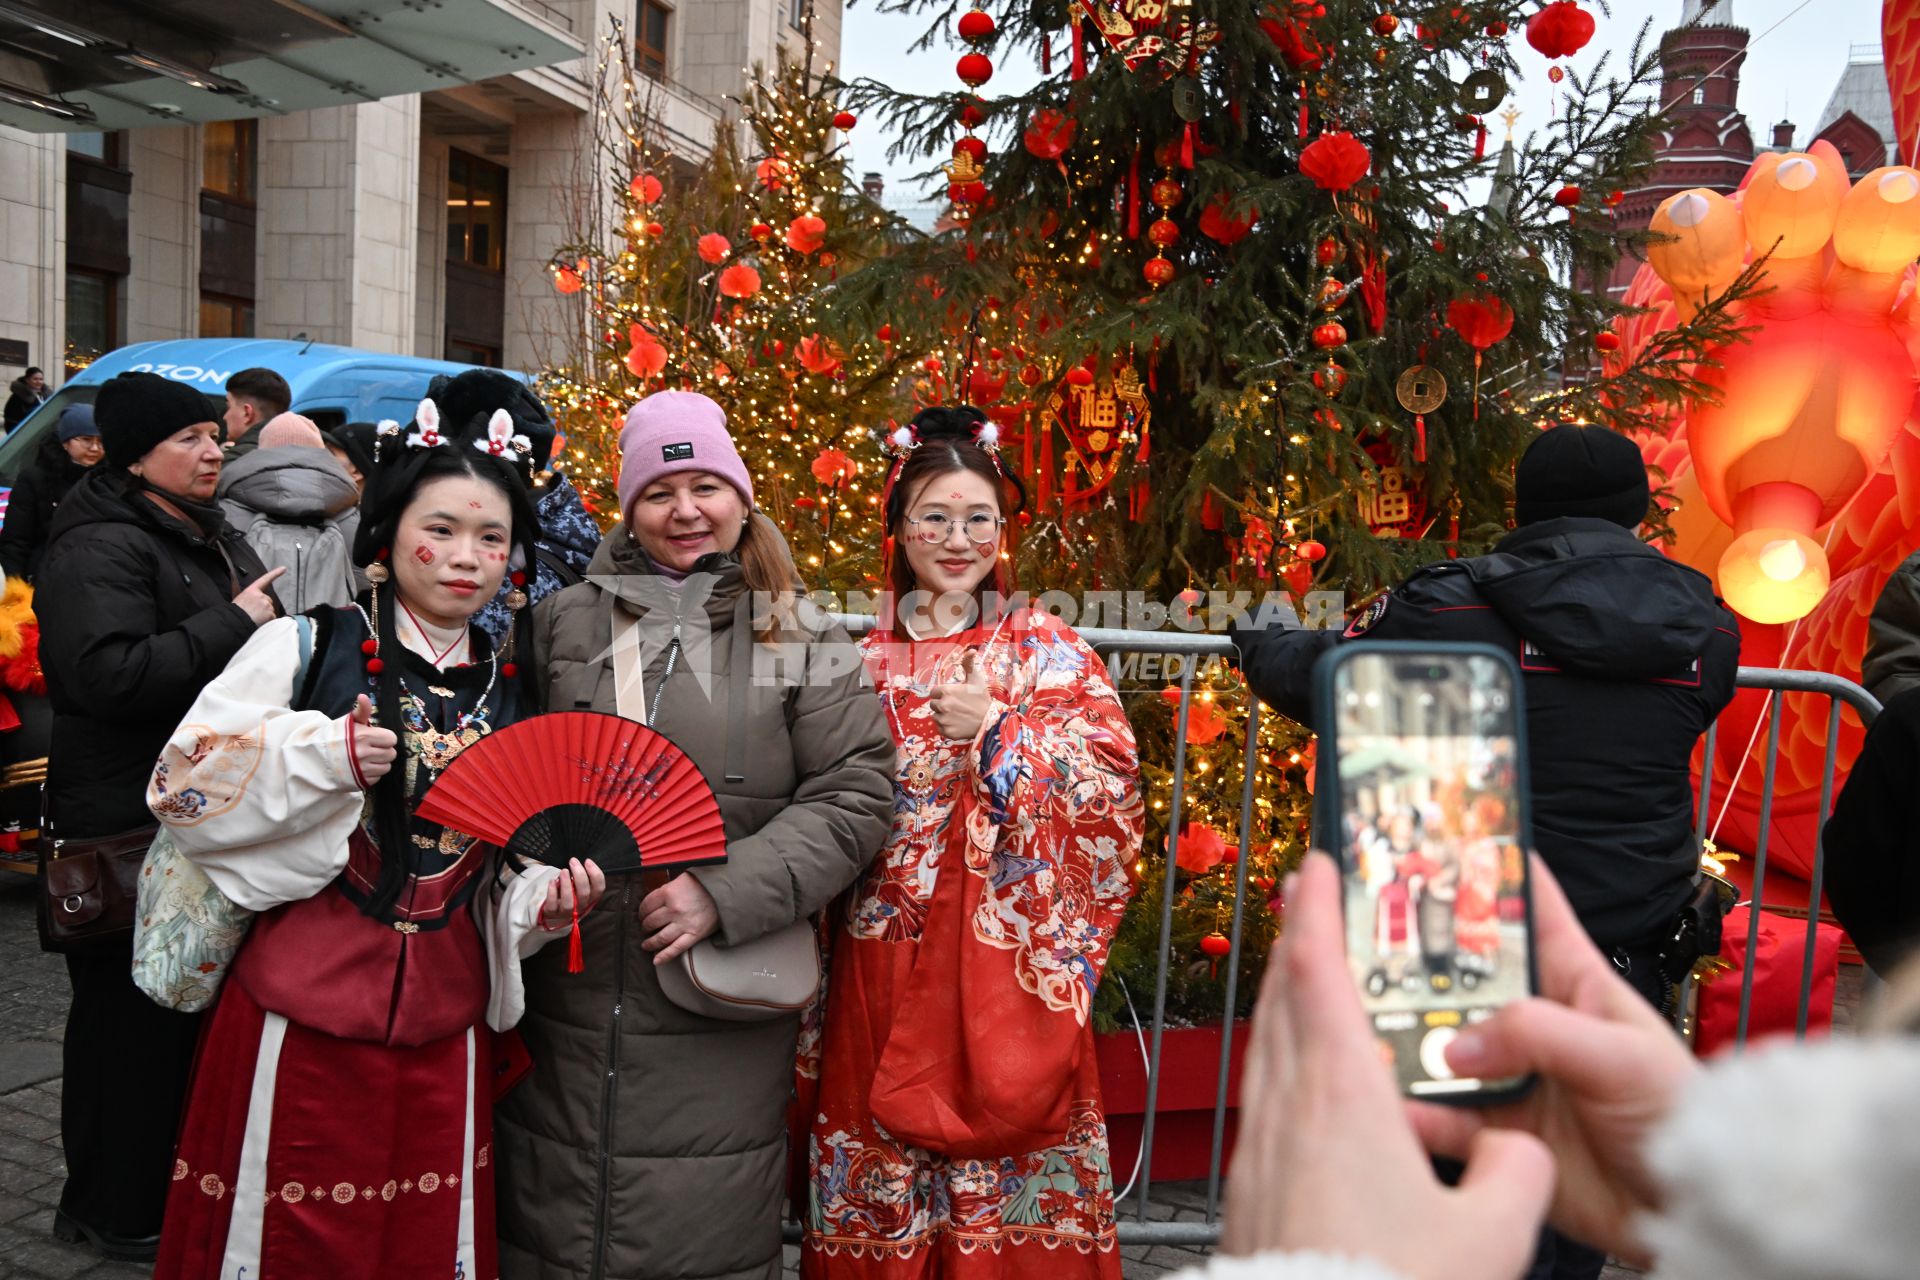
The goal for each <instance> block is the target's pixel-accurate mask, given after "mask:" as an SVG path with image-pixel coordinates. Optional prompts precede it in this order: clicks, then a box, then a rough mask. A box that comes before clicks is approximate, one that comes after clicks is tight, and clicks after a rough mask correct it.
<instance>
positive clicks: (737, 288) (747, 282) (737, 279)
mask: <svg viewBox="0 0 1920 1280" xmlns="http://www.w3.org/2000/svg"><path fill="white" fill-rule="evenodd" d="M720 292H721V293H723V294H725V295H726V296H727V297H729V298H751V297H752V296H753V295H754V294H756V293H758V292H760V273H759V272H758V271H755V270H754V269H753V268H752V267H750V266H748V265H747V264H746V263H744V262H736V263H734V264H733V265H732V266H730V267H728V268H727V269H726V270H725V271H722V272H721V273H720Z"/></svg>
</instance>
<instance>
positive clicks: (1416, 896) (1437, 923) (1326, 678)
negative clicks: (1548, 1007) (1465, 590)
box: [1315, 642, 1534, 1104]
mask: <svg viewBox="0 0 1920 1280" xmlns="http://www.w3.org/2000/svg"><path fill="white" fill-rule="evenodd" d="M1315 685H1316V695H1317V698H1318V700H1319V703H1320V715H1319V719H1318V723H1319V725H1320V728H1321V739H1322V741H1321V746H1320V777H1319V779H1318V782H1317V785H1316V787H1315V800H1316V804H1315V816H1316V821H1317V823H1318V825H1319V831H1318V836H1317V841H1316V842H1317V843H1318V844H1319V845H1320V847H1322V848H1324V849H1327V850H1330V851H1332V852H1334V853H1335V854H1336V856H1337V858H1338V859H1339V862H1340V864H1341V868H1342V871H1343V880H1344V885H1345V891H1344V893H1343V895H1342V897H1343V901H1344V903H1345V908H1346V936H1347V953H1348V960H1349V964H1350V966H1351V968H1352V970H1353V977H1354V981H1355V982H1356V983H1357V984H1358V985H1359V987H1360V989H1361V992H1362V1003H1363V1004H1364V1006H1365V1007H1366V1010H1367V1013H1368V1016H1369V1018H1370V1019H1371V1020H1372V1023H1373V1028H1374V1033H1375V1035H1376V1036H1377V1037H1378V1038H1379V1040H1380V1044H1381V1052H1382V1054H1383V1055H1384V1056H1386V1057H1387V1058H1388V1059H1389V1061H1390V1062H1391V1064H1392V1066H1393V1070H1394V1074H1395V1076H1396V1077H1397V1078H1398V1079H1399V1081H1400V1085H1401V1088H1402V1090H1403V1091H1404V1092H1406V1093H1408V1094H1410V1095H1412V1096H1414V1097H1422V1098H1433V1099H1439V1100H1454V1101H1468V1102H1475V1103H1483V1104H1484V1103H1490V1102H1497V1101H1502V1100H1505V1099H1509V1098H1513V1097H1516V1096H1518V1095H1519V1094H1520V1093H1522V1092H1524V1091H1525V1089H1526V1088H1527V1085H1528V1080H1527V1079H1526V1078H1524V1077H1520V1078H1507V1079H1484V1078H1480V1077H1474V1076H1462V1075H1459V1074H1458V1073H1456V1071H1455V1070H1454V1068H1453V1066H1452V1065H1451V1063H1450V1061H1449V1059H1448V1056H1447V1047H1448V1045H1449V1044H1451V1043H1452V1041H1453V1040H1454V1039H1455V1037H1457V1036H1458V1035H1459V1034H1460V1033H1461V1031H1463V1030H1464V1029H1466V1028H1468V1027H1470V1026H1473V1025H1475V1024H1477V1023H1479V1022H1482V1021H1484V1020H1486V1019H1487V1018H1490V1017H1492V1016H1493V1015H1494V1014H1495V1013H1497V1012H1498V1011H1499V1010H1500V1009H1501V1008H1503V1007H1504V1006H1506V1005H1507V1004H1509V1003H1511V1002H1513V1001H1515V1000H1519V999H1523V998H1524V997H1526V996H1529V995H1531V994H1533V991H1534V978H1533V949H1532V945H1531V936H1530V925H1529V913H1528V897H1527V860H1526V857H1525V855H1524V852H1523V851H1524V850H1525V849H1526V848H1527V847H1528V845H1529V844H1530V843H1531V841H1530V836H1529V828H1528V815H1527V787H1526V758H1525V751H1524V734H1523V731H1522V725H1523V721H1522V718H1521V710H1520V696H1521V695H1520V671H1519V667H1518V665H1517V664H1516V663H1515V662H1514V661H1513V659H1512V658H1511V657H1509V656H1508V655H1506V654H1503V653H1501V652H1500V651H1499V650H1497V649H1493V648H1489V647H1487V646H1483V645H1456V644H1408V643H1384V642H1382V643H1371V644H1353V645H1343V646H1341V647H1339V648H1337V649H1335V650H1333V651H1331V652H1330V653H1329V654H1328V655H1327V656H1326V657H1324V658H1322V659H1321V661H1320V663H1319V665H1318V667H1317V669H1316V671H1315Z"/></svg>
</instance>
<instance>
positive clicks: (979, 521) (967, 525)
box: [907, 511, 1006, 547]
mask: <svg viewBox="0 0 1920 1280" xmlns="http://www.w3.org/2000/svg"><path fill="white" fill-rule="evenodd" d="M907 523H908V524H910V525H912V526H913V530H914V532H915V533H916V534H918V535H919V537H920V541H922V542H931V543H941V542H945V541H946V540H947V539H948V538H950V537H952V536H953V526H954V525H955V524H958V525H959V526H960V527H961V528H962V529H964V530H965V531H966V534H967V541H968V542H971V543H973V544H974V545H975V546H981V547H985V546H991V545H992V544H993V543H995V542H998V541H999V540H1000V526H1001V525H1004V524H1005V523H1006V521H1005V520H1004V519H1002V518H1001V517H999V516H990V515H988V514H987V513H986V512H984V511H979V512H975V513H974V514H973V515H970V516H968V517H967V518H966V519H965V520H960V521H956V520H955V519H954V518H953V517H952V516H950V515H948V514H947V513H946V512H944V511H929V512H927V513H926V514H925V515H918V516H908V517H907Z"/></svg>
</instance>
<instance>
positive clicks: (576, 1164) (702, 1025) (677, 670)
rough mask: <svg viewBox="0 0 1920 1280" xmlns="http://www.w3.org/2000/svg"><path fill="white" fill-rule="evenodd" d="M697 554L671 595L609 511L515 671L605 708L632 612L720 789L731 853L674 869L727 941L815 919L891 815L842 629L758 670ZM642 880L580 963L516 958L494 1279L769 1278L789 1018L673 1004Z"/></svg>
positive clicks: (880, 733) (740, 592) (499, 1122)
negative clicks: (673, 647) (649, 935)
mask: <svg viewBox="0 0 1920 1280" xmlns="http://www.w3.org/2000/svg"><path fill="white" fill-rule="evenodd" d="M702 568H703V569H705V570H710V571H712V572H713V573H714V574H715V575H717V576H716V577H715V578H713V579H707V578H704V577H702V576H701V575H699V574H696V576H695V577H693V578H691V579H689V581H688V583H687V585H686V586H685V587H683V588H682V589H681V591H680V592H677V593H676V592H672V591H669V590H667V589H666V587H665V586H664V584H663V580H661V579H659V578H658V577H656V576H655V575H654V573H653V568H652V566H651V565H650V564H649V563H648V562H647V559H646V556H645V555H644V554H643V553H642V552H641V551H640V549H639V547H638V546H637V545H635V544H634V542H633V541H632V540H631V539H630V538H629V537H628V536H627V534H626V531H625V529H624V528H622V527H616V528H615V529H614V530H613V532H612V533H610V534H608V535H607V537H606V540H605V541H604V542H602V544H601V546H600V550H599V552H598V553H597V554H596V555H595V557H594V559H593V562H592V564H591V565H589V567H588V573H587V581H586V582H583V583H580V584H579V585H577V586H572V587H569V588H567V589H566V590H564V591H562V592H560V593H559V594H557V595H555V596H553V597H552V598H550V599H548V600H547V601H545V602H544V603H543V604H541V605H540V606H539V608H538V609H537V610H536V611H535V613H534V616H533V626H532V642H531V649H532V651H531V654H530V655H529V659H528V662H527V664H526V665H527V668H528V669H529V671H530V672H531V673H532V677H533V679H534V680H535V682H536V684H537V685H538V686H539V688H540V690H541V692H542V693H543V694H544V696H545V705H546V708H547V710H549V711H560V710H569V709H572V708H575V707H589V708H592V709H595V710H599V711H613V710H615V708H616V695H615V690H614V677H613V671H612V667H611V664H610V663H609V662H608V661H607V654H608V651H609V646H610V643H611V640H612V634H613V617H614V610H615V609H616V608H618V609H621V610H625V611H628V612H629V613H631V614H632V615H634V616H636V617H638V618H639V619H640V623H639V627H640V652H639V661H640V664H641V669H642V671H643V672H644V682H645V684H644V688H645V695H646V699H647V701H648V703H649V704H651V703H652V701H653V697H654V694H655V693H656V692H657V691H658V692H660V696H661V702H660V706H659V713H658V716H657V718H656V719H655V721H654V723H655V724H656V725H657V726H658V727H659V728H660V729H661V731H662V732H664V733H665V734H667V735H668V736H669V737H671V738H672V739H673V740H674V741H675V742H676V743H678V744H679V745H680V746H681V748H682V749H684V750H685V751H686V752H687V753H688V754H689V755H691V756H692V757H693V760H694V762H695V763H696V764H698V765H699V766H700V768H701V771H702V772H703V773H705V775H706V777H707V779H708V780H709V781H710V782H711V783H712V784H713V785H714V788H715V790H716V791H717V792H718V794H719V798H720V811H721V814H722V816H723V818H724V820H725V823H726V833H727V862H726V864H725V865H723V866H713V867H698V868H695V869H693V870H692V871H690V872H689V873H688V874H690V875H693V876H695V877H697V878H698V879H699V881H700V883H701V884H702V885H703V886H704V887H705V888H706V890H707V892H708V893H710V894H711V895H712V896H713V900H714V903H715V905H716V907H717V908H718V911H719V916H720V927H719V932H718V933H717V934H716V935H715V938H716V941H717V942H718V943H719V944H720V945H723V946H724V945H732V944H737V943H742V942H747V941H751V940H752V939H754V938H758V937H761V936H763V935H765V934H767V933H769V932H771V931H773V930H774V929H778V928H781V927H783V926H785V925H788V924H791V923H793V922H794V921H796V920H803V919H806V918H807V917H809V916H811V915H814V914H815V913H817V912H819V911H820V910H821V909H822V908H823V907H825V906H826V905H827V903H828V902H829V901H830V900H832V899H833V898H834V896H835V895H837V894H838V893H839V892H840V891H841V890H842V889H844V888H846V886H847V885H849V884H851V883H852V882H853V880H854V879H855V878H856V877H857V876H858V875H859V874H860V872H861V870H862V869H863V868H864V867H865V866H866V865H867V863H868V862H869V861H870V860H871V859H872V858H873V856H874V854H875V853H876V852H877V851H878V850H879V848H880V845H881V843H882V841H884V840H885V838H886V835H887V830H888V826H889V823H890V821H891V814H892V803H893V800H892V797H893V782H892V778H893V763H894V749H893V740H892V738H891V736H890V735H889V734H888V732H887V728H886V724H885V722H884V720H883V719H882V715H881V707H880V700H879V699H878V698H877V697H876V696H875V695H874V692H873V689H872V687H871V685H870V684H869V683H868V681H867V679H866V676H865V672H864V670H863V669H862V666H861V663H860V661H859V658H858V655H857V652H856V650H855V649H854V646H853V643H852V642H851V641H850V640H849V639H848V638H847V636H846V634H845V633H844V632H842V631H840V630H839V629H838V628H835V629H833V630H832V631H830V632H828V633H825V634H823V635H822V636H820V637H819V638H818V639H815V640H810V641H807V640H802V641H797V642H796V643H795V645H794V647H793V649H792V650H789V654H790V655H792V656H797V657H798V658H799V659H800V660H801V662H803V663H804V666H803V667H800V665H799V664H798V663H796V667H798V668H799V669H801V670H804V672H805V674H806V676H807V677H808V678H805V679H800V678H795V679H790V680H786V681H785V682H782V681H781V680H780V679H779V678H778V677H776V676H775V675H773V674H772V673H771V672H770V671H767V675H768V678H767V679H766V680H765V681H764V682H763V681H762V680H760V679H759V678H758V676H759V675H760V674H762V671H763V670H765V668H766V664H767V663H768V659H769V657H770V656H771V650H769V648H768V646H766V645H762V644H759V643H757V642H756V641H755V640H754V638H753V636H752V634H751V631H750V630H749V629H748V628H747V627H746V626H745V625H744V624H743V623H741V622H737V621H736V610H737V609H738V608H739V607H740V606H742V605H745V604H746V603H747V601H746V595H747V592H746V589H745V585H744V583H743V581H742V579H741V571H740V567H739V564H738V563H737V562H736V561H734V560H733V559H732V558H731V557H726V556H711V557H708V558H707V559H706V560H705V561H703V562H702ZM709 584H710V585H711V590H710V591H707V587H708V585H709ZM703 592H705V594H704V596H703V595H702V593H703ZM676 614H678V615H680V616H679V623H678V626H677V627H676ZM676 631H677V632H678V634H679V635H680V636H681V637H682V645H683V649H682V656H681V657H680V658H679V659H678V660H677V661H676V663H675V665H674V668H673V674H672V675H671V677H669V678H667V679H666V682H665V684H664V686H663V685H662V684H661V679H662V675H663V673H664V672H665V670H666V668H667V661H668V648H669V644H670V640H671V637H672V636H673V635H674V634H675V633H676ZM794 670H795V668H788V671H789V672H793V671H794ZM707 673H711V674H710V675H708V674H707ZM703 683H704V684H705V686H706V688H704V689H703ZM709 689H710V691H711V692H708V690H709ZM743 699H744V701H742V700H743ZM736 709H738V711H739V715H738V717H737V718H736V717H735V716H734V714H733V713H734V711H735V710H736ZM729 773H737V774H743V775H744V781H738V782H731V781H727V780H726V775H727V774H729ZM655 882H656V881H654V880H653V879H652V878H636V877H620V878H619V879H618V880H616V882H615V883H614V884H613V885H612V886H611V887H610V889H609V896H608V899H607V901H606V902H604V903H603V904H602V905H601V906H600V907H598V908H596V909H595V910H594V911H593V912H591V913H590V914H589V915H588V916H587V918H586V919H585V920H583V921H582V922H581V932H582V934H583V935H584V944H585V957H586V968H585V971H584V972H582V973H577V974H576V973H568V972H567V957H566V954H565V950H566V949H565V948H564V947H560V946H550V947H547V948H545V949H544V950H542V951H540V952H539V953H538V954H536V955H535V956H534V957H533V958H531V959H529V960H527V961H526V962H525V963H524V964H523V966H522V973H523V974H524V976H525V979H526V996H527V1012H526V1016H525V1018H524V1019H522V1021H521V1023H520V1031H521V1032H522V1034H524V1035H525V1037H526V1041H527V1047H528V1049H529V1050H530V1051H531V1053H532V1056H533V1061H534V1070H533V1075H532V1077H531V1078H530V1079H529V1080H528V1082H527V1083H526V1084H524V1085H522V1086H520V1087H519V1088H517V1089H516V1090H514V1091H513V1092H512V1093H510V1094H509V1095H508V1096H507V1098H506V1099H505V1100H504V1102H503V1103H502V1104H501V1106H500V1107H499V1108H498V1109H497V1111H496V1119H495V1126H494V1140H495V1146H496V1148H497V1151H498V1159H499V1172H498V1182H497V1188H498V1191H497V1194H498V1200H499V1230H500V1272H501V1275H502V1276H503V1277H504V1278H505V1280H561V1278H562V1277H566V1278H568V1280H575V1278H577V1277H595V1278H598V1277H607V1278H609V1280H614V1278H618V1280H640V1278H643V1277H644V1280H746V1278H748V1277H752V1278H754V1280H762V1278H764V1280H777V1278H778V1276H779V1275H780V1262H781V1251H780V1210H781V1202H782V1198H783V1195H784V1191H785V1176H786V1169H787V1137H786V1111H787V1103H788V1099H789V1097H790V1096H791V1093H792V1082H793V1066H794V1049H795V1042H796V1038H797V1035H798V1032H799V1017H798V1015H795V1016H793V1017H786V1018H778V1019H775V1020H773V1021H769V1022H721V1021H716V1020H714V1019H710V1018H704V1017H700V1016H698V1015H695V1014H691V1013H688V1012H686V1011H685V1010H682V1009H680V1008H679V1007H678V1006H676V1005H674V1004H672V1003H671V1002H669V1001H668V1000H667V999H666V997H665V996H664V995H663V994H662V993H661V990H660V983H659V979H658V978H657V977H656V976H655V974H654V965H653V954H652V953H651V952H647V951H643V950H642V949H641V947H640V943H641V940H642V936H643V935H642V934H641V931H640V928H639V924H638V921H637V919H636V917H635V908H636V906H637V905H638V903H639V901H640V899H641V898H642V897H644V896H645V894H646V893H647V892H648V891H649V890H650V888H651V887H652V885H653V884H654V883H655Z"/></svg>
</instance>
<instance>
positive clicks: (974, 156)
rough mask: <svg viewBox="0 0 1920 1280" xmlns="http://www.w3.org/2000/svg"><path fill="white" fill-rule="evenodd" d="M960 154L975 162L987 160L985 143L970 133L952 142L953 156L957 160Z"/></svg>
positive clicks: (983, 162)
mask: <svg viewBox="0 0 1920 1280" xmlns="http://www.w3.org/2000/svg"><path fill="white" fill-rule="evenodd" d="M961 156H965V157H966V158H967V159H969V160H971V161H973V162H974V163H975V164H985V163H986V162H987V144H986V143H985V142H984V141H982V140H981V139H979V138H976V137H974V136H973V135H972V134H968V135H967V136H966V137H964V138H959V139H956V140H955V141H954V144H953V158H954V159H956V160H958V159H959V158H960V157H961Z"/></svg>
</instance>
